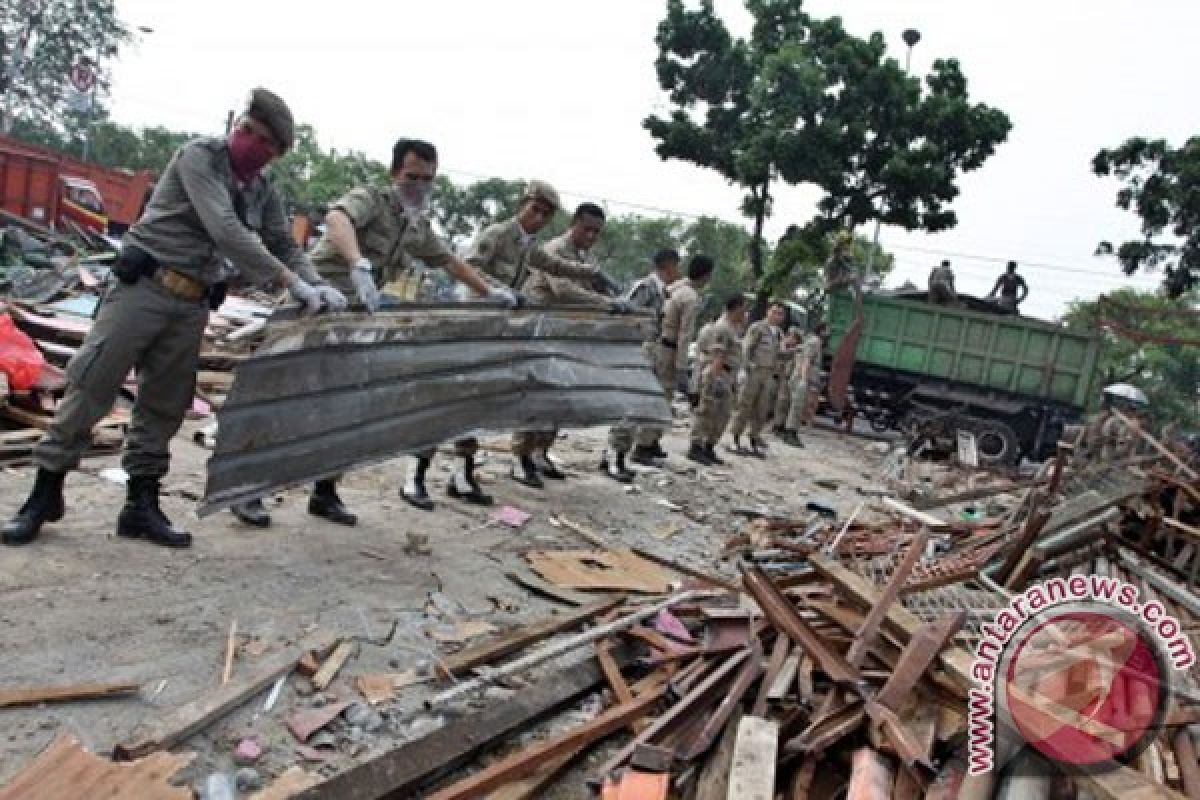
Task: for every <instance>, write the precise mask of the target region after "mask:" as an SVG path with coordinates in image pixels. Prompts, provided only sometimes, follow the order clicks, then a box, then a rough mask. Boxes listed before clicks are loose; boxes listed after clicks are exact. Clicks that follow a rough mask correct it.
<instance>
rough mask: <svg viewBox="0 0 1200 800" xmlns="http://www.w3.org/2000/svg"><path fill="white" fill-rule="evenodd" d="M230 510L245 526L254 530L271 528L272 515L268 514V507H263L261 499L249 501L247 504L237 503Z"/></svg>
mask: <svg viewBox="0 0 1200 800" xmlns="http://www.w3.org/2000/svg"><path fill="white" fill-rule="evenodd" d="M229 510H230V511H232V512H233V515H234V516H235V517H237V518H238V519H239V520H240V521H241V522H242V523H243V524H245V525H249V526H250V527H252V528H269V527H271V515H270V513H268V512H267V507H266V506H264V505H263V501H262V498H261V497H256V498H255V499H253V500H247V501H246V502H245V503H236V504H234V505H233V506H231V507H230V509H229Z"/></svg>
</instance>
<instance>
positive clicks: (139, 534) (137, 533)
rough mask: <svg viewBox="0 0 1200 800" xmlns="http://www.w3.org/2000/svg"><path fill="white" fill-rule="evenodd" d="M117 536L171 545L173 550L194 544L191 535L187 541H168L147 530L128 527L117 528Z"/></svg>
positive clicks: (166, 545) (159, 544)
mask: <svg viewBox="0 0 1200 800" xmlns="http://www.w3.org/2000/svg"><path fill="white" fill-rule="evenodd" d="M117 536H121V537H123V538H125V539H141V540H142V541H146V542H149V543H150V544H156V545H158V546H159V547H169V548H171V549H172V550H184V549H186V548H188V547H191V546H192V538H191V536H189V537H188V539H187V541H179V542H166V541H163V540H162V539H158V538H155V537H153V536H149V535H147V534H146V532H145V531H141V530H129V529H127V528H117Z"/></svg>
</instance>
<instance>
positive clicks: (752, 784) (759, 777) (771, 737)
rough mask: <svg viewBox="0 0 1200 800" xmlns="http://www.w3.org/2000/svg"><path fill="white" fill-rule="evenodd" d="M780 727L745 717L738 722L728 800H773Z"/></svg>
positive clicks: (773, 722) (767, 720) (767, 721)
mask: <svg viewBox="0 0 1200 800" xmlns="http://www.w3.org/2000/svg"><path fill="white" fill-rule="evenodd" d="M778 750H779V723H778V722H775V721H774V720H769V719H763V718H762V717H754V716H749V715H747V716H744V717H742V718H741V720H740V721H739V722H738V729H737V741H736V742H735V744H734V746H733V765H732V766H731V767H730V771H729V793H728V794H727V795H726V797H727V798H728V800H774V797H775V763H776V755H777V753H778Z"/></svg>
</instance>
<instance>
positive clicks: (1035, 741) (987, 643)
mask: <svg viewBox="0 0 1200 800" xmlns="http://www.w3.org/2000/svg"><path fill="white" fill-rule="evenodd" d="M982 633H983V638H982V639H981V640H980V642H979V646H978V648H977V649H976V654H975V656H976V657H975V663H974V665H973V668H972V677H973V678H974V679H975V681H976V683H977V686H976V687H974V688H972V689H971V691H970V702H969V708H968V713H969V717H970V719H969V728H968V746H969V748H970V750H969V763H968V770H969V772H970V774H972V775H980V774H984V773H987V772H991V771H992V770H993V769H997V768H998V767H1000V766H1002V765H1000V764H998V763H997V752H998V750H999V749H1000V748H998V746H997V745H998V738H999V734H1000V733H1004V734H1007V735H1014V734H1015V735H1016V736H1017V737H1019V739H1020V740H1022V741H1023V742H1024V743H1026V744H1028V745H1029V746H1030V747H1032V748H1033V749H1034V750H1036V751H1037V752H1039V753H1041V754H1042V755H1043V756H1045V757H1046V758H1048V759H1051V760H1053V761H1055V762H1057V763H1059V764H1063V765H1066V766H1069V767H1071V768H1073V769H1075V770H1086V771H1103V770H1107V769H1111V768H1113V767H1114V766H1116V765H1117V763H1118V759H1121V760H1127V759H1128V758H1129V757H1132V756H1135V755H1137V754H1138V753H1140V752H1141V751H1142V750H1144V749H1145V748H1146V747H1147V746H1148V745H1149V744H1150V743H1151V742H1152V741H1153V740H1154V738H1155V736H1156V735H1157V734H1158V733H1159V732H1160V730H1161V726H1162V722H1163V719H1164V717H1165V715H1166V712H1167V708H1168V700H1169V698H1170V691H1171V681H1170V678H1171V673H1172V671H1175V670H1186V669H1188V668H1190V667H1191V666H1192V665H1193V664H1194V663H1195V661H1196V656H1195V652H1194V651H1193V648H1192V644H1191V641H1190V640H1189V639H1188V637H1187V634H1186V633H1184V631H1183V629H1182V627H1181V626H1180V624H1179V622H1178V621H1177V620H1175V619H1174V618H1173V617H1171V616H1169V615H1168V614H1167V613H1166V610H1165V609H1164V608H1163V607H1162V606H1161V605H1160V604H1159V603H1157V602H1154V601H1151V602H1146V603H1143V602H1142V601H1141V593H1140V590H1139V589H1138V587H1136V586H1133V585H1131V584H1128V583H1125V582H1124V581H1120V580H1117V579H1115V578H1107V577H1103V576H1100V575H1075V576H1071V577H1069V578H1055V579H1052V580H1049V581H1046V582H1045V583H1040V584H1037V585H1035V586H1032V587H1030V588H1029V589H1027V590H1026V591H1025V592H1023V593H1021V594H1019V595H1016V596H1014V597H1013V599H1012V600H1011V601H1010V602H1009V604H1008V606H1007V607H1006V608H1005V609H1003V610H1002V611H1001V612H1000V613H999V614H997V616H996V619H995V622H994V623H992V624H989V625H985V626H983V629H982Z"/></svg>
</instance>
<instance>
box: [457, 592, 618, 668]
mask: <svg viewBox="0 0 1200 800" xmlns="http://www.w3.org/2000/svg"><path fill="white" fill-rule="evenodd" d="M623 602H625V598H624V597H623V596H620V595H618V596H617V597H613V598H611V599H608V600H601V601H600V602H598V603H592V604H591V605H588V606H584V607H583V608H581V609H579V610H578V611H572V612H571V613H569V614H561V615H559V614H556V615H554V616H552V617H548V618H546V619H544V620H541V621H539V622H534V623H533V624H530V625H523V626H521V627H520V628H518V629H517V630H515V631H513V632H512V633H508V634H505V635H503V636H498V637H495V638H493V639H489V640H487V641H485V642H481V643H480V644H478V645H476V646H474V647H468V648H467V649H465V650H462V651H461V652H458V653H455V654H454V655H452V656H447V657H445V658H443V659H441V660H440V661H438V662H437V666H436V670H437V673H438V675H440V676H441V677H442V678H449V677H450V676H451V675H462V674H463V673H465V672H468V671H469V670H472V669H474V668H475V667H478V666H480V665H481V664H490V663H492V662H493V661H496V660H497V659H499V658H503V657H504V656H507V655H509V654H511V653H515V652H517V651H518V650H524V649H525V648H526V647H529V646H530V645H531V644H534V643H536V642H539V641H541V640H542V639H546V638H548V637H550V636H553V635H554V634H556V633H561V632H563V631H565V630H568V629H570V628H574V627H576V626H578V625H582V624H583V623H585V622H587V621H589V620H591V619H594V618H595V617H598V616H600V615H601V614H603V613H605V612H606V611H611V610H612V609H614V608H616V607H617V606H619V605H621V603H623Z"/></svg>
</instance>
